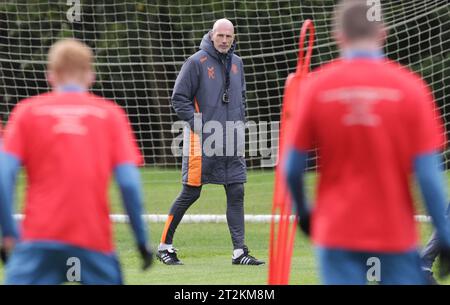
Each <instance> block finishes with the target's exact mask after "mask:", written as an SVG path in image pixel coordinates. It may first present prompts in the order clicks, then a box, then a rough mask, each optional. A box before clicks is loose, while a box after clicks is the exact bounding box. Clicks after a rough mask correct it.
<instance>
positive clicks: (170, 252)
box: [156, 248, 183, 265]
mask: <svg viewBox="0 0 450 305" xmlns="http://www.w3.org/2000/svg"><path fill="white" fill-rule="evenodd" d="M156 257H157V258H158V260H160V261H161V262H163V263H164V264H166V265H183V263H182V262H181V261H180V260H179V259H178V257H177V249H175V248H170V249H167V250H158V254H156Z"/></svg>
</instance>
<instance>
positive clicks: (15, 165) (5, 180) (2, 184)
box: [0, 150, 20, 239]
mask: <svg viewBox="0 0 450 305" xmlns="http://www.w3.org/2000/svg"><path fill="white" fill-rule="evenodd" d="M19 169H20V160H19V159H18V158H16V157H15V156H13V155H10V154H7V153H5V152H3V151H1V150H0V228H1V231H2V236H3V237H14V238H16V239H18V238H19V232H18V229H17V224H16V222H15V220H14V218H13V210H14V193H15V190H16V181H17V173H18V172H19Z"/></svg>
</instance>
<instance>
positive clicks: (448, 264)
mask: <svg viewBox="0 0 450 305" xmlns="http://www.w3.org/2000/svg"><path fill="white" fill-rule="evenodd" d="M438 266H439V267H438V276H439V278H441V279H443V278H445V277H447V276H448V275H449V274H450V247H441V249H440V253H439V265H438Z"/></svg>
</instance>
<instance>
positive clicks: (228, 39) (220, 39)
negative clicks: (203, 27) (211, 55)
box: [211, 27, 234, 54]
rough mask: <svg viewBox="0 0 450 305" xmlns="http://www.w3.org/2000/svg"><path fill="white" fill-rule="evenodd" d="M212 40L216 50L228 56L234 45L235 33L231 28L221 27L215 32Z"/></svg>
mask: <svg viewBox="0 0 450 305" xmlns="http://www.w3.org/2000/svg"><path fill="white" fill-rule="evenodd" d="M211 39H212V41H213V43H214V47H215V48H216V50H217V51H219V52H220V53H223V54H226V53H227V52H228V50H230V48H231V45H232V44H233V41H234V31H233V29H231V28H226V27H222V28H220V27H219V28H218V29H216V30H215V31H213V34H212V37H211Z"/></svg>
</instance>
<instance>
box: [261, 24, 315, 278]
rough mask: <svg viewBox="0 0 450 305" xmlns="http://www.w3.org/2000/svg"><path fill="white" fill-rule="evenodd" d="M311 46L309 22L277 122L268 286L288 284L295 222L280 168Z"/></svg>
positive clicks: (312, 25) (300, 40)
mask: <svg viewBox="0 0 450 305" xmlns="http://www.w3.org/2000/svg"><path fill="white" fill-rule="evenodd" d="M308 30H309V41H308V49H307V52H306V55H305V54H304V51H303V48H304V43H305V38H306V35H307V32H308ZM313 43H314V24H313V22H312V21H311V20H309V19H308V20H306V21H305V22H304V23H303V26H302V28H301V32H300V39H299V55H298V61H297V69H296V72H295V73H291V74H289V76H288V78H287V80H286V84H285V90H284V98H283V106H282V112H281V119H280V132H279V148H278V161H277V166H276V169H275V183H274V196H273V205H272V221H271V224H270V246H269V274H268V283H269V284H271V285H287V284H288V283H289V276H290V268H291V260H292V253H293V248H294V241H295V233H296V229H297V220H296V219H294V220H292V218H291V214H292V213H291V211H292V210H291V198H290V196H289V192H288V190H287V186H286V183H285V178H284V177H285V175H284V172H283V169H282V165H283V157H284V153H285V152H286V147H287V146H288V143H289V133H290V131H291V130H292V128H291V127H290V123H291V122H292V115H293V113H294V112H295V106H296V103H297V102H298V90H299V86H300V82H301V80H302V78H303V77H304V76H305V75H306V74H307V73H308V71H309V65H310V62H311V56H312V48H313ZM277 216H278V217H277ZM277 218H278V222H277Z"/></svg>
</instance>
